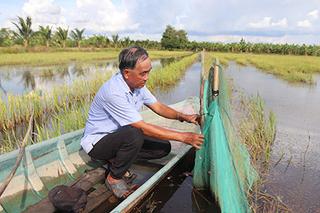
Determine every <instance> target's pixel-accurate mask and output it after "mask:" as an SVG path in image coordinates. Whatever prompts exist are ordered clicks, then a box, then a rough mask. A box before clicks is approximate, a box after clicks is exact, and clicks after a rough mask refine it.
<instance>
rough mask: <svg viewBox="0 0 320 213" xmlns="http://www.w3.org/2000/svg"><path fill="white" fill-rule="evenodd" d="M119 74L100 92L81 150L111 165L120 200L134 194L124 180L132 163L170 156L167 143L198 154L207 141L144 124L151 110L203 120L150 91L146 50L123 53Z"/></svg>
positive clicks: (112, 183) (114, 189) (111, 181)
mask: <svg viewBox="0 0 320 213" xmlns="http://www.w3.org/2000/svg"><path fill="white" fill-rule="evenodd" d="M119 69H120V72H119V73H117V74H115V75H114V76H113V77H112V78H111V79H110V80H108V81H107V82H106V83H104V84H103V85H102V87H101V88H100V90H99V91H98V92H97V94H96V96H95V98H94V100H93V102H92V104H91V107H90V110H89V116H88V120H87V123H86V127H85V131H84V136H83V138H82V139H81V146H82V147H83V149H84V150H85V151H86V152H87V153H88V154H89V156H91V157H92V158H94V159H99V160H108V161H109V162H110V172H109V174H108V176H107V178H106V181H105V183H106V185H107V186H108V188H109V189H110V190H111V191H112V192H113V193H114V194H115V195H116V196H117V197H119V198H125V197H126V196H128V195H129V194H130V193H131V192H132V191H133V189H132V187H130V186H129V185H128V184H127V183H126V180H125V177H127V175H129V177H130V173H129V172H128V169H129V168H130V166H131V165H132V163H133V161H134V160H135V159H136V158H137V157H138V158H139V159H155V158H161V157H164V156H166V155H167V154H169V153H170V150H171V146H170V142H169V141H168V140H176V141H180V142H183V143H186V144H190V145H192V146H194V147H195V148H197V149H199V148H200V146H201V144H202V143H203V140H204V138H203V136H202V135H200V134H196V133H191V132H177V131H173V130H169V129H165V128H162V127H160V126H156V125H153V124H150V123H146V122H144V121H143V120H142V117H141V115H140V114H139V110H140V108H141V107H142V105H143V104H144V105H146V106H147V107H149V108H150V109H151V110H152V111H154V112H155V113H157V114H158V115H160V116H163V117H165V118H168V119H177V120H180V121H186V122H190V123H194V124H197V123H198V121H199V115H196V114H194V115H186V114H183V113H180V112H177V111H176V110H174V109H172V108H170V107H168V106H166V105H164V104H162V103H160V102H158V101H157V100H156V98H155V97H154V96H153V95H152V94H151V93H150V91H149V90H148V89H147V88H146V86H145V85H146V82H147V80H148V76H149V73H150V71H151V69H152V66H151V60H150V58H149V56H148V53H147V52H146V50H145V49H143V48H141V47H138V46H134V47H129V48H126V49H124V50H122V51H121V53H120V54H119Z"/></svg>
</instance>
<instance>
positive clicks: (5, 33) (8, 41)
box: [0, 28, 13, 46]
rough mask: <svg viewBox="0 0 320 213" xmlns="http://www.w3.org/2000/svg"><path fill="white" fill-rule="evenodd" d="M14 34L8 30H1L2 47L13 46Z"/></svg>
mask: <svg viewBox="0 0 320 213" xmlns="http://www.w3.org/2000/svg"><path fill="white" fill-rule="evenodd" d="M12 36H13V32H12V31H11V30H9V29H8V28H1V29H0V46H10V45H12V44H13V40H12Z"/></svg>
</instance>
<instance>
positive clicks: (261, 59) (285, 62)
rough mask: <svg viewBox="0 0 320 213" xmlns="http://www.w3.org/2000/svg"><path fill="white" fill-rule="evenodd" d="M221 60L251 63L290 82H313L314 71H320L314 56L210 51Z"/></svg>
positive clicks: (317, 58) (316, 58)
mask: <svg viewBox="0 0 320 213" xmlns="http://www.w3.org/2000/svg"><path fill="white" fill-rule="evenodd" d="M212 54H213V55H215V56H216V57H218V58H219V59H220V60H222V61H236V62H237V63H238V64H241V65H253V66H255V67H257V68H259V69H261V70H263V71H265V72H267V73H270V74H273V75H276V76H278V77H279V78H281V79H283V80H286V81H288V82H290V83H307V84H313V83H315V82H314V79H313V77H312V75H313V74H314V73H320V58H319V57H314V56H288V55H285V56H283V55H256V54H244V53H243V54H234V53H212Z"/></svg>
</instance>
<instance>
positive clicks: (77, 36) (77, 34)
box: [71, 28, 85, 48]
mask: <svg viewBox="0 0 320 213" xmlns="http://www.w3.org/2000/svg"><path fill="white" fill-rule="evenodd" d="M84 30H85V29H84V28H83V29H82V30H79V29H78V28H75V29H74V30H72V31H71V38H73V40H75V41H76V42H77V46H78V48H80V42H81V41H82V40H83V32H84Z"/></svg>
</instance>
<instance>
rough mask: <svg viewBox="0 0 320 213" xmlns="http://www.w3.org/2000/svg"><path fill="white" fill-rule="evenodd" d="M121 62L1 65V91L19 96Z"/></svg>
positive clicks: (155, 62) (111, 69)
mask: <svg viewBox="0 0 320 213" xmlns="http://www.w3.org/2000/svg"><path fill="white" fill-rule="evenodd" d="M175 60H176V58H165V59H157V60H153V61H152V66H153V68H154V69H155V68H157V67H163V66H165V65H167V64H168V63H171V62H174V61H175ZM117 70H118V62H117V61H115V60H108V61H97V62H91V63H76V62H70V63H69V64H67V65H55V66H41V67H34V66H1V67H0V94H1V97H2V98H3V99H5V98H6V95H7V94H8V93H11V94H14V95H20V94H24V93H28V92H30V91H32V90H41V91H44V92H45V91H48V90H50V89H51V88H53V87H54V86H57V85H62V84H67V85H70V84H72V83H73V81H74V80H76V79H88V80H90V76H93V75H94V74H95V73H98V72H101V73H102V72H115V71H117Z"/></svg>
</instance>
